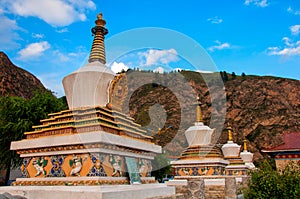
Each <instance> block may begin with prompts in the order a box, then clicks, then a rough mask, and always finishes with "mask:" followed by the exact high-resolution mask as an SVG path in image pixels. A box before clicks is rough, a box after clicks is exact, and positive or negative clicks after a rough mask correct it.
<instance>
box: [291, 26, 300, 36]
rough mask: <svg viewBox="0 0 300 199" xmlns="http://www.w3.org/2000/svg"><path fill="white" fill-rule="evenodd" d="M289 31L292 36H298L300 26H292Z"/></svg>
mask: <svg viewBox="0 0 300 199" xmlns="http://www.w3.org/2000/svg"><path fill="white" fill-rule="evenodd" d="M290 30H291V32H292V34H293V35H298V34H299V32H300V25H294V26H291V27H290Z"/></svg>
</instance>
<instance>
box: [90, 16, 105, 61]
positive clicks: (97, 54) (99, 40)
mask: <svg viewBox="0 0 300 199" xmlns="http://www.w3.org/2000/svg"><path fill="white" fill-rule="evenodd" d="M95 24H96V26H95V27H93V28H92V30H91V31H92V33H93V36H94V41H93V45H92V49H91V53H90V57H89V63H91V62H93V61H99V62H101V63H103V64H105V63H106V58H105V47H104V36H105V35H106V34H107V33H108V30H107V29H106V28H105V24H106V21H105V20H104V19H103V15H102V13H100V14H98V15H97V20H96V21H95Z"/></svg>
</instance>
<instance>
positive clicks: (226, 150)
mask: <svg viewBox="0 0 300 199" xmlns="http://www.w3.org/2000/svg"><path fill="white" fill-rule="evenodd" d="M227 131H228V141H227V143H226V144H224V145H223V146H222V152H223V155H224V158H238V157H239V154H240V148H241V146H240V145H238V144H236V143H234V142H233V136H232V128H231V126H230V124H228V126H227Z"/></svg>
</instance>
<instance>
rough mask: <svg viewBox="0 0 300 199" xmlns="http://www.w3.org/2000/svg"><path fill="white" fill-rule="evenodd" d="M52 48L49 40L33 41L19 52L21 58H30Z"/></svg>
mask: <svg viewBox="0 0 300 199" xmlns="http://www.w3.org/2000/svg"><path fill="white" fill-rule="evenodd" d="M49 48H50V44H49V43H48V42H47V41H42V42H36V43H31V44H29V45H27V46H26V48H24V49H22V50H20V51H19V52H18V54H19V55H20V57H19V59H21V60H25V59H30V58H33V57H34V58H36V57H39V56H41V55H42V54H43V52H44V51H46V50H47V49H49Z"/></svg>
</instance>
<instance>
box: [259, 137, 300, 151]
mask: <svg viewBox="0 0 300 199" xmlns="http://www.w3.org/2000/svg"><path fill="white" fill-rule="evenodd" d="M299 150H300V132H297V133H284V134H283V144H281V145H279V146H276V147H273V148H270V149H266V150H263V151H262V152H266V153H268V152H270V153H271V152H279V151H299Z"/></svg>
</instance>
